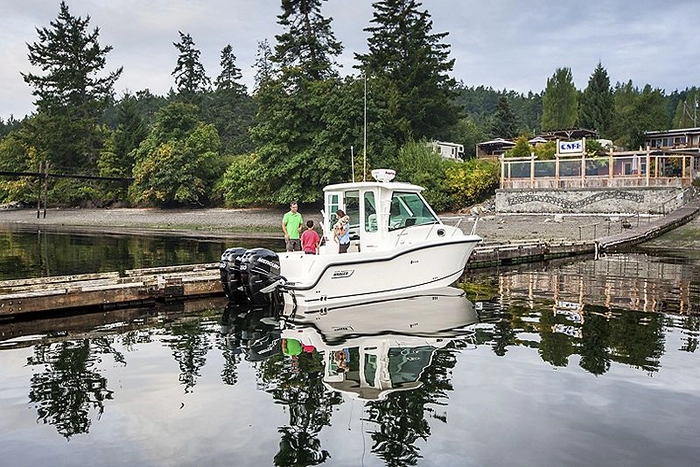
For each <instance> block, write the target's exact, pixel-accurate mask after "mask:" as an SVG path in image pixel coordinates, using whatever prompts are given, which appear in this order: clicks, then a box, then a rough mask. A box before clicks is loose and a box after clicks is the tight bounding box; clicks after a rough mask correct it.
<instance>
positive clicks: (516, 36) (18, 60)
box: [0, 0, 700, 120]
mask: <svg viewBox="0 0 700 467" xmlns="http://www.w3.org/2000/svg"><path fill="white" fill-rule="evenodd" d="M66 3H67V5H68V7H69V9H70V12H71V14H72V15H73V16H79V17H82V18H85V17H88V16H89V17H90V24H89V30H90V31H92V30H93V29H94V28H99V43H100V45H101V46H102V47H105V46H111V47H113V50H112V51H111V52H110V53H109V54H108V55H107V65H106V67H105V69H104V72H105V73H106V72H109V71H113V70H115V69H117V68H119V67H120V66H123V67H124V71H123V73H122V75H121V77H120V79H119V80H118V81H117V83H116V86H115V92H116V95H117V97H120V96H122V95H123V94H124V93H125V92H131V93H135V92H136V91H139V90H143V89H149V90H150V91H151V93H153V94H157V95H164V94H166V93H167V92H168V90H169V89H170V88H171V87H174V81H173V76H172V72H173V70H174V68H175V65H176V63H177V55H178V52H177V49H176V48H175V47H174V45H173V43H174V42H179V40H180V36H179V34H178V31H182V32H183V33H185V34H189V35H190V36H191V37H192V39H193V41H194V43H195V47H196V48H197V49H199V50H200V52H201V55H200V59H201V62H202V64H203V66H204V68H205V70H206V72H207V75H208V76H209V77H210V78H211V79H212V81H213V80H214V79H215V78H216V76H218V74H219V71H220V66H219V62H220V54H221V50H222V49H223V48H224V47H226V46H227V45H229V44H230V45H231V46H232V47H233V53H234V55H235V56H236V59H237V60H236V64H237V65H238V67H239V68H241V70H242V73H243V84H245V85H246V86H248V88H249V90H250V89H251V88H252V85H253V82H254V75H255V70H254V68H253V66H252V65H253V63H254V61H255V54H256V51H257V47H258V42H259V41H262V40H264V39H267V40H268V42H269V43H270V45H271V46H274V43H275V35H276V34H279V33H281V32H282V30H281V29H280V27H279V25H278V24H277V16H278V15H279V14H280V12H281V9H280V4H281V1H280V0H148V1H143V0H66ZM420 3H421V5H422V9H424V10H427V11H428V12H429V13H430V15H431V19H432V21H433V29H432V32H433V33H442V32H447V33H449V35H448V36H447V37H446V38H445V39H444V40H443V42H444V43H446V44H448V45H449V46H450V58H453V59H454V60H455V65H454V70H453V73H452V75H453V77H454V78H455V79H457V80H458V81H461V82H463V83H464V84H465V85H467V86H479V85H483V86H486V87H491V88H493V89H496V90H503V89H507V90H513V91H516V92H521V93H525V94H527V93H528V92H529V91H532V92H535V93H539V92H542V91H543V90H544V88H545V87H546V84H547V79H548V78H550V77H551V76H552V75H553V74H554V72H555V70H556V69H557V68H564V67H567V68H570V69H571V71H572V74H573V78H574V84H575V85H576V87H577V88H578V89H580V90H583V89H584V88H585V87H586V85H587V83H588V80H589V78H590V75H591V73H592V72H593V70H594V69H595V67H596V66H597V64H598V63H601V64H602V66H603V67H604V68H605V69H606V70H607V72H608V76H609V77H610V81H611V84H612V85H614V84H615V83H617V82H623V83H624V82H627V81H629V80H632V82H633V83H634V85H635V86H637V87H640V88H641V87H643V86H645V85H646V84H650V85H651V86H652V87H654V88H659V89H662V90H665V91H666V92H667V93H670V92H672V91H674V90H676V89H678V90H682V89H685V88H687V87H691V86H699V85H700V52H699V51H700V34H698V32H697V30H696V29H697V28H696V25H697V19H698V18H699V17H700V2H698V1H697V0H666V1H660V0H587V1H571V0H569V1H561V0H559V1H556V0H529V1H523V0H490V1H484V0H423V1H422V2H420ZM59 5H60V1H59V0H22V1H17V0H0V11H1V12H2V15H1V16H0V61H1V63H2V66H1V67H0V118H2V119H5V120H7V119H8V118H9V117H10V115H12V116H14V117H15V118H17V119H21V118H22V117H23V116H25V115H28V114H31V113H32V112H34V110H35V107H34V104H33V102H34V96H32V94H31V88H29V86H28V85H27V84H26V83H25V82H24V80H23V79H22V76H21V74H20V72H24V73H35V74H41V70H39V69H37V68H34V67H32V66H31V65H30V64H29V61H28V58H27V54H28V49H27V44H31V43H35V42H37V41H38V40H39V37H38V34H37V32H36V28H44V27H48V28H50V22H52V21H55V20H56V18H57V16H58V12H59ZM322 13H323V15H324V16H327V17H331V18H333V22H332V27H333V31H334V33H335V35H336V39H338V40H340V41H341V42H342V44H343V46H344V51H343V54H342V55H341V56H340V57H339V58H338V60H337V61H338V63H339V64H340V65H341V66H342V68H341V69H340V71H341V73H342V74H354V73H355V72H356V70H354V69H353V68H352V67H353V65H354V64H355V63H356V62H355V60H354V54H355V53H364V52H366V51H367V45H366V44H367V37H368V33H366V32H365V31H363V29H364V28H366V27H368V26H369V25H370V20H371V19H372V13H373V9H372V1H371V0H327V1H326V2H324V4H323V10H322Z"/></svg>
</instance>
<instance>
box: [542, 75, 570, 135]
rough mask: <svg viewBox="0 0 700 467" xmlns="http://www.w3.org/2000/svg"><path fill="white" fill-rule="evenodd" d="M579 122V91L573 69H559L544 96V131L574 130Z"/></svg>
mask: <svg viewBox="0 0 700 467" xmlns="http://www.w3.org/2000/svg"><path fill="white" fill-rule="evenodd" d="M577 120H578V91H576V87H575V86H574V78H573V76H572V74H571V68H557V69H556V71H555V72H554V75H552V77H550V78H549V79H547V87H546V88H545V90H544V95H543V96H542V129H543V130H556V129H560V128H572V127H573V126H574V125H575V124H576V121H577Z"/></svg>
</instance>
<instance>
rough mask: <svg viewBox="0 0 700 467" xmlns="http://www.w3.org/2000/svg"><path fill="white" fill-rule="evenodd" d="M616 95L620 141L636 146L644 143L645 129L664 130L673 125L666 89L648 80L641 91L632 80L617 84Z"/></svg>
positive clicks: (616, 137)
mask: <svg viewBox="0 0 700 467" xmlns="http://www.w3.org/2000/svg"><path fill="white" fill-rule="evenodd" d="M614 97H615V117H614V120H613V121H614V124H613V138H614V140H615V144H616V145H618V146H622V147H626V148H628V149H632V150H634V149H637V148H639V147H643V145H644V132H645V131H664V130H668V129H669V128H670V127H671V117H670V116H669V115H668V112H667V110H666V101H665V96H664V93H663V91H662V90H660V89H655V88H652V87H651V86H650V85H649V84H647V85H646V86H644V89H643V90H642V91H641V92H640V91H639V89H637V88H636V87H635V86H634V85H633V84H632V80H630V81H628V82H627V83H625V84H620V83H618V84H617V85H616V86H615V93H614Z"/></svg>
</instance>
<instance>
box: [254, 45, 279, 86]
mask: <svg viewBox="0 0 700 467" xmlns="http://www.w3.org/2000/svg"><path fill="white" fill-rule="evenodd" d="M253 67H254V68H255V89H254V91H255V92H258V90H259V89H260V88H261V87H262V86H264V85H265V83H268V82H269V81H270V80H271V79H273V78H274V76H275V68H274V63H273V62H272V49H271V48H270V43H269V42H267V39H265V40H262V41H258V50H257V52H256V53H255V63H254V64H253Z"/></svg>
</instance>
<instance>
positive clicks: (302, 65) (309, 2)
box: [272, 0, 343, 84]
mask: <svg viewBox="0 0 700 467" xmlns="http://www.w3.org/2000/svg"><path fill="white" fill-rule="evenodd" d="M322 1H324V0H283V1H282V14H281V15H280V16H278V18H279V21H278V23H279V24H280V26H282V28H284V32H283V33H282V34H280V35H278V36H275V38H276V39H277V46H276V47H275V55H274V57H272V60H273V61H274V62H276V63H277V64H278V65H279V66H280V68H281V70H282V73H283V75H284V79H285V80H287V81H289V82H290V83H296V84H302V83H303V82H304V81H307V80H311V81H318V80H323V79H326V78H331V77H336V76H337V71H336V70H335V68H336V63H335V57H337V56H338V55H340V53H341V52H342V51H343V46H342V44H341V43H340V42H339V41H337V40H336V39H335V35H334V33H333V29H332V28H331V22H332V18H325V17H323V15H322V14H321V3H322Z"/></svg>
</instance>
